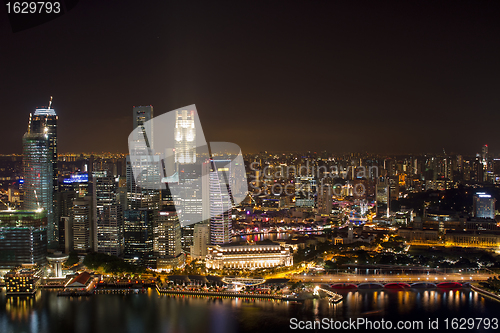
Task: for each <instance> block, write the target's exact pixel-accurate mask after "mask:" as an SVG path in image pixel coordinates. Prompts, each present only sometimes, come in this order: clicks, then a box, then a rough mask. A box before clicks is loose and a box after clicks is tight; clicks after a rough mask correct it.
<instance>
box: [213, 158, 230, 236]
mask: <svg viewBox="0 0 500 333" xmlns="http://www.w3.org/2000/svg"><path fill="white" fill-rule="evenodd" d="M210 163H211V169H210V174H209V191H210V192H209V196H210V203H209V205H210V216H211V217H210V243H211V244H212V245H221V244H224V243H229V242H231V231H232V229H233V226H232V219H231V214H232V208H233V205H232V197H231V188H230V186H229V185H230V175H231V170H230V165H231V164H230V163H231V161H230V160H215V159H214V160H212V161H211V162H210Z"/></svg>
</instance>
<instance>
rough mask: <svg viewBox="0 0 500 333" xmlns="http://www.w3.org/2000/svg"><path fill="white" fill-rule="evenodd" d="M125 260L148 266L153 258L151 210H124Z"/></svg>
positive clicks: (152, 214)
mask: <svg viewBox="0 0 500 333" xmlns="http://www.w3.org/2000/svg"><path fill="white" fill-rule="evenodd" d="M123 220H124V222H123V224H124V233H123V234H124V241H125V259H127V260H130V261H132V262H134V263H138V264H142V265H149V264H150V262H151V259H152V258H153V220H154V212H153V211H151V210H146V209H141V210H126V211H124V212H123Z"/></svg>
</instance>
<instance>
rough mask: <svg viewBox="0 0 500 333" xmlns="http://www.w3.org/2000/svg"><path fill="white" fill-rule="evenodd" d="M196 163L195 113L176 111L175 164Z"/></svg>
mask: <svg viewBox="0 0 500 333" xmlns="http://www.w3.org/2000/svg"><path fill="white" fill-rule="evenodd" d="M195 162H196V129H195V126H194V111H188V110H182V111H176V118H175V163H177V164H193V163H195Z"/></svg>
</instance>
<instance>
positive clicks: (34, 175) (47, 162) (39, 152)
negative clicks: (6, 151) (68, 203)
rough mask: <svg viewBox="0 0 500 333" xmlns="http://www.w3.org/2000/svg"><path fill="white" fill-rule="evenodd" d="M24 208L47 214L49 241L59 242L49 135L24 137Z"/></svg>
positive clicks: (33, 134) (37, 134) (28, 135)
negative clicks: (42, 211)
mask: <svg viewBox="0 0 500 333" xmlns="http://www.w3.org/2000/svg"><path fill="white" fill-rule="evenodd" d="M23 174H24V184H23V189H24V203H23V205H24V206H23V208H24V209H25V210H30V211H41V210H45V211H46V212H47V239H48V241H49V244H50V243H54V242H56V241H57V237H56V232H57V228H56V226H55V223H54V211H53V187H52V159H51V154H50V151H49V141H48V135H47V134H39V133H30V132H28V133H26V134H24V136H23Z"/></svg>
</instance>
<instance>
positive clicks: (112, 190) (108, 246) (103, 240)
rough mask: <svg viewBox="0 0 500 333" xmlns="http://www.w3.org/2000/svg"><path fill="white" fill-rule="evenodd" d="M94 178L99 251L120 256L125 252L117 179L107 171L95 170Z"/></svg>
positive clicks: (95, 216)
mask: <svg viewBox="0 0 500 333" xmlns="http://www.w3.org/2000/svg"><path fill="white" fill-rule="evenodd" d="M93 179H94V191H95V193H94V218H95V221H96V223H95V226H96V228H97V230H96V240H97V252H99V253H106V254H109V255H113V256H119V255H121V254H122V253H123V211H122V206H121V205H120V204H119V203H118V200H117V195H116V184H115V179H114V178H113V177H112V176H109V175H108V172H107V171H94V172H93Z"/></svg>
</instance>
